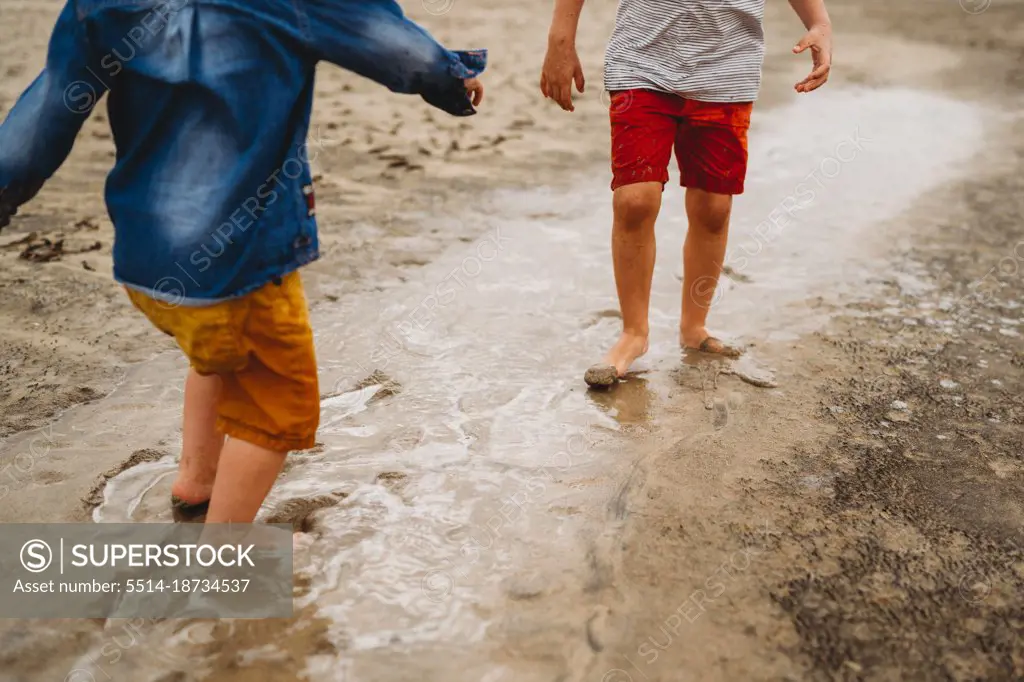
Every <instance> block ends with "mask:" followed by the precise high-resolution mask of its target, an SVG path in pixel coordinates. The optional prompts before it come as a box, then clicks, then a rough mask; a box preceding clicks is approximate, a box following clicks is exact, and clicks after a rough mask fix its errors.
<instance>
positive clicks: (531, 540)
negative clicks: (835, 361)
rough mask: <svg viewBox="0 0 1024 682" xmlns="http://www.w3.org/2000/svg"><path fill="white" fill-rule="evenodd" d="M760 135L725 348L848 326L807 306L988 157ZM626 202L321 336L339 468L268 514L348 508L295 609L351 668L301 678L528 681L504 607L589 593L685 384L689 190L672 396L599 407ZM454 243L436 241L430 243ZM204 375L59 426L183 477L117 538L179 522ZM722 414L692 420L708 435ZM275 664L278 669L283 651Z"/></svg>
mask: <svg viewBox="0 0 1024 682" xmlns="http://www.w3.org/2000/svg"><path fill="white" fill-rule="evenodd" d="M755 119H756V126H755V129H754V131H753V133H752V138H751V162H750V168H751V170H750V175H749V180H748V186H747V193H746V194H745V195H743V196H742V197H740V198H739V199H738V200H737V202H736V206H735V209H734V225H733V234H732V238H731V244H732V247H731V249H730V253H729V258H728V261H727V263H726V265H727V266H728V268H729V269H728V273H729V274H728V279H726V280H725V281H724V285H723V287H722V293H721V295H720V296H719V300H718V301H717V303H716V307H715V310H714V313H713V315H712V320H711V323H712V326H713V327H714V328H716V329H721V330H722V331H726V332H728V333H729V335H732V336H738V337H740V339H742V340H744V341H750V340H754V339H757V340H758V342H759V343H763V342H765V341H771V340H773V339H775V340H781V339H789V338H796V337H797V336H799V334H801V333H804V332H806V331H807V330H809V329H813V328H814V327H815V326H817V325H820V324H821V323H822V321H823V319H824V317H825V316H826V315H827V313H821V314H819V313H817V312H816V310H817V309H816V308H815V306H813V305H808V301H809V300H811V301H813V300H815V299H818V298H819V297H824V298H828V299H835V298H837V297H840V296H857V294H858V290H859V289H860V288H862V286H863V283H864V282H865V281H866V275H867V274H868V273H873V272H877V270H878V268H879V261H878V260H876V259H875V258H874V256H876V255H877V254H878V253H881V252H884V247H885V241H886V235H885V234H880V233H879V231H878V226H879V225H880V224H881V223H883V222H884V221H885V220H889V219H892V218H893V217H895V216H897V215H898V214H899V213H900V212H901V211H903V210H904V209H906V208H908V207H909V206H910V205H911V203H912V202H913V200H914V199H915V198H916V197H918V196H919V195H920V194H922V193H923V192H925V191H927V190H929V189H932V188H934V187H936V186H938V185H940V184H941V183H943V182H946V181H948V180H949V179H951V178H953V177H955V176H956V174H957V173H959V172H962V169H963V168H964V167H965V165H966V163H967V162H968V161H969V160H970V159H971V157H972V155H973V154H974V153H976V151H977V149H978V147H979V145H980V144H981V141H982V122H983V118H982V113H981V112H979V111H978V110H976V109H974V108H972V107H971V106H969V105H967V104H963V103H960V102H957V101H953V100H950V99H947V98H943V97H940V96H937V95H932V94H927V93H921V92H914V91H909V90H848V91H832V92H829V93H827V94H822V95H820V96H815V97H811V98H801V99H800V100H799V101H798V102H794V103H793V104H792V105H789V106H785V107H780V108H777V109H773V110H766V111H760V112H758V113H757V115H756V116H755ZM606 176H607V173H606V172H604V171H602V170H599V171H598V172H596V173H594V174H591V175H589V176H587V177H585V178H583V179H581V181H580V183H579V186H578V188H577V190H576V191H574V192H569V193H561V192H559V193H553V192H551V191H548V190H545V189H544V188H538V189H536V190H535V191H531V192H504V193H498V194H496V195H495V196H494V197H492V199H491V201H490V202H489V203H487V204H486V206H485V208H484V209H482V210H481V212H480V213H479V214H476V215H471V214H469V215H466V216H462V217H461V219H463V220H475V221H478V222H479V226H480V234H481V237H480V238H479V239H478V240H476V241H475V242H472V243H459V244H457V245H455V246H453V247H452V248H450V249H449V250H448V252H447V253H446V254H445V255H444V256H443V257H442V258H440V259H438V260H437V261H435V262H433V263H431V264H430V265H428V266H425V267H423V268H422V269H421V270H419V271H418V272H417V273H416V274H415V275H414V278H413V279H412V280H411V281H408V282H407V283H405V284H404V285H402V286H400V287H396V288H393V289H390V290H387V291H385V292H383V293H382V294H380V295H379V296H375V297H364V298H360V299H351V300H348V299H343V300H341V301H339V302H338V303H337V304H332V305H329V306H323V307H321V308H320V309H319V310H317V311H316V314H315V315H314V318H315V319H314V325H315V329H316V336H317V347H318V355H319V361H320V365H321V368H322V377H321V380H322V388H321V390H322V393H323V394H324V395H325V396H326V398H325V400H324V401H323V414H322V429H321V432H320V436H319V438H320V440H321V441H322V444H321V445H319V446H318V447H317V448H315V449H314V450H313V451H311V452H309V453H302V454H298V455H295V456H293V457H292V458H291V460H290V462H289V465H288V467H287V469H286V471H285V473H284V475H283V477H282V479H281V481H280V484H279V485H278V486H277V487H276V488H275V489H274V491H273V493H272V495H271V499H270V500H269V501H268V505H267V509H268V510H269V511H268V513H271V512H273V510H274V509H275V508H280V507H281V505H284V504H287V503H288V502H289V501H290V500H295V499H297V498H310V497H315V496H322V495H331V494H333V495H334V496H335V498H336V500H335V501H336V503H334V504H331V505H330V506H326V507H324V508H322V509H319V510H318V511H317V512H316V513H315V515H314V516H313V517H312V519H313V520H312V522H311V524H310V529H311V531H310V537H309V538H308V539H306V540H303V541H302V542H301V543H300V545H301V551H300V552H299V554H298V556H299V561H301V562H304V564H303V565H304V566H305V568H303V569H302V570H303V571H305V574H306V575H308V576H309V580H308V586H307V587H306V588H305V593H304V594H303V596H302V597H300V598H299V599H298V600H297V601H296V608H297V610H298V611H300V612H301V613H303V614H306V615H304V616H302V618H313V617H314V616H312V615H309V614H315V617H316V618H317V619H323V620H325V621H326V622H327V623H329V625H328V626H327V627H326V634H325V635H324V636H325V637H326V638H327V640H328V641H329V642H330V644H331V648H330V649H329V650H328V651H325V652H324V651H321V652H320V653H318V654H311V655H309V656H307V657H306V658H305V660H306V664H307V665H308V668H307V670H308V671H309V672H310V673H311V674H314V678H316V679H328V678H329V679H346V680H348V679H351V680H370V679H373V680H375V681H380V680H385V679H394V680H399V679H411V678H409V677H407V676H403V675H404V674H405V672H407V671H414V670H416V669H417V667H416V665H417V661H415V660H413V661H405V663H401V662H399V661H397V660H395V657H396V654H397V653H399V652H405V653H408V652H412V651H420V652H427V653H426V655H427V656H428V657H429V658H430V660H431V663H430V665H431V666H433V668H432V669H437V670H439V671H442V672H443V673H444V674H443V676H442V677H439V678H438V679H448V680H473V681H474V682H477V681H478V680H482V679H489V680H504V679H513V678H512V677H506V676H505V672H503V671H504V670H505V669H503V668H501V666H499V665H498V664H497V663H496V662H495V661H494V659H493V658H492V657H491V654H489V653H488V651H489V649H488V647H487V646H486V642H487V640H488V635H489V632H490V628H492V627H493V626H495V624H496V623H497V622H499V621H500V619H501V614H502V612H503V609H504V607H505V604H506V603H507V600H509V599H515V598H517V597H516V595H517V594H521V593H523V591H524V590H525V591H526V592H529V591H530V589H533V588H529V589H527V588H526V587H524V584H533V583H532V582H531V581H534V580H535V577H536V576H537V575H541V576H545V578H544V584H547V582H546V581H554V582H556V583H557V582H558V581H559V580H569V579H575V577H576V576H579V575H583V574H584V572H585V568H584V567H583V564H584V561H585V559H584V556H585V554H586V552H585V547H584V542H585V538H586V537H587V533H588V532H590V531H592V530H593V529H594V524H595V519H600V520H601V522H603V519H601V517H600V516H599V515H595V514H594V513H592V512H593V510H595V509H599V508H601V507H602V505H603V504H604V503H605V502H606V501H607V500H608V499H609V498H610V497H611V495H612V494H613V491H614V489H615V485H616V482H617V479H618V477H620V476H622V475H623V473H624V471H625V467H626V466H627V465H628V464H629V457H628V456H626V455H624V454H623V453H624V452H627V451H628V447H629V444H630V442H631V441H630V439H631V437H632V435H633V434H634V433H636V432H637V431H645V430H649V429H651V428H655V427H656V426H657V424H656V423H655V422H656V417H655V415H656V414H657V410H656V407H657V405H658V404H659V402H661V401H664V400H665V399H666V398H667V395H668V392H669V388H670V383H671V382H670V381H669V380H668V379H666V378H665V376H664V375H665V371H664V370H668V369H673V368H676V367H678V366H679V364H680V352H679V349H678V346H677V342H676V338H677V335H676V331H675V330H676V328H677V325H678V315H679V305H680V291H679V287H680V284H679V281H678V278H677V277H675V276H673V275H674V273H677V272H678V270H679V267H680V266H679V254H680V249H681V246H682V241H683V237H684V236H685V229H686V222H685V216H684V213H683V199H682V194H681V193H680V192H679V191H678V190H677V189H674V188H672V187H670V188H669V190H670V191H669V192H668V193H667V194H666V201H665V205H664V208H663V212H662V217H661V219H660V221H659V226H658V237H659V240H660V243H659V250H658V251H659V256H658V259H659V261H660V263H659V266H658V269H657V274H656V278H655V287H654V295H653V301H652V331H653V338H652V345H651V352H650V354H649V356H648V357H647V358H646V359H645V360H644V362H645V363H646V366H647V367H648V369H649V370H650V372H649V373H648V374H647V375H644V377H643V378H642V379H641V380H637V381H631V382H629V383H628V384H625V385H623V386H620V387H619V389H617V390H615V391H613V392H611V393H607V394H589V393H588V392H587V391H586V390H585V386H584V385H583V382H582V375H583V371H584V370H585V369H586V367H587V366H589V365H590V364H591V363H592V362H594V361H595V360H597V359H599V358H600V357H601V355H602V353H603V351H604V349H605V347H606V346H607V345H608V344H609V343H611V342H612V341H613V340H614V338H615V334H616V332H617V326H618V319H617V318H616V316H615V315H614V314H613V313H612V312H609V311H614V310H615V309H616V308H617V304H616V299H615V291H614V282H613V281H612V276H611V269H610V256H609V226H610V224H611V216H610V204H611V201H610V195H609V193H608V190H607V183H606V181H607V177H606ZM446 220H449V218H446V217H441V216H437V217H426V218H425V219H424V221H425V223H426V224H425V225H424V229H428V228H430V227H435V226H436V227H439V228H441V229H442V230H443V229H444V222H445V221H446ZM328 229H329V228H328ZM183 375H184V365H183V363H182V362H181V361H180V359H178V358H176V357H173V358H172V357H165V358H159V359H157V360H156V361H154V362H152V363H150V364H147V365H146V366H143V367H140V368H138V369H137V370H136V371H135V372H133V374H132V375H131V376H130V378H129V380H128V381H126V383H125V385H124V386H123V387H122V388H120V389H119V390H118V391H117V392H116V393H115V394H114V395H112V396H111V397H110V398H109V399H107V400H105V401H103V402H102V403H100V404H98V405H92V406H86V407H83V408H81V409H79V410H76V411H74V412H72V413H70V414H68V415H66V416H65V417H64V418H63V419H62V420H60V422H58V424H56V425H55V427H54V430H55V431H56V432H57V433H59V434H65V436H63V437H61V438H60V439H59V442H58V443H57V445H56V448H57V450H59V451H61V453H63V456H83V455H87V453H88V452H89V450H90V449H92V448H100V447H105V448H110V447H117V448H123V449H125V452H126V454H127V453H128V452H131V451H132V450H134V449H137V448H158V449H164V450H166V452H167V453H168V457H167V458H166V459H165V460H159V461H154V462H148V463H146V464H144V465H141V466H138V467H136V468H134V469H130V470H128V471H126V472H124V473H122V474H120V475H118V476H116V477H114V478H113V479H112V480H111V481H110V482H109V484H108V485H107V488H106V491H105V497H104V500H103V503H102V504H101V505H100V506H99V507H98V508H97V509H96V511H95V520H96V521H100V522H106V521H121V520H127V519H132V520H136V521H157V520H161V521H162V520H169V518H170V515H169V511H168V510H167V509H166V493H167V486H168V485H169V477H170V475H171V474H172V472H173V468H174V464H173V455H174V454H176V452H177V448H178V445H179V436H178V431H177V419H178V415H179V411H180V391H179V392H174V391H171V392H170V393H169V392H168V389H167V388H166V387H165V385H164V381H165V380H166V378H167V377H174V382H175V383H176V384H177V383H178V381H179V380H178V377H182V376H183ZM367 377H372V379H371V380H370V381H369V382H367V381H365V380H366V379H367ZM775 380H777V381H778V382H779V383H780V384H783V385H784V383H785V377H775ZM702 402H703V399H702V398H701V396H699V395H696V396H694V401H693V405H694V409H703V404H702ZM112 415H117V416H116V417H114V416H112ZM104 424H106V425H107V426H104ZM114 424H116V427H115V426H113V425H114ZM101 427H102V428H101ZM107 427H110V428H107ZM111 429H113V430H111ZM11 445H12V446H13V447H18V442H17V441H13V442H12V443H11ZM567 576H568V577H567ZM537 589H543V588H537ZM302 618H300V620H302ZM264 643H265V644H266V647H267V648H268V650H267V651H263V650H262V649H261V650H260V651H261V652H262V653H259V656H260V657H265V656H270V655H271V654H273V651H270V650H272V649H274V648H275V646H276V645H275V640H274V639H273V638H270V639H268V640H267V641H266V642H264ZM161 646H164V645H161ZM166 646H173V645H171V644H169V643H168V644H166ZM183 646H184V645H183ZM282 646H285V645H282ZM268 652H269V653H268ZM337 652H343V653H337ZM257 653H258V652H257ZM252 655H254V656H255V655H257V654H256V653H253V654H252ZM125 658H126V659H128V658H132V657H131V656H126V657H125ZM135 658H137V659H138V660H136V661H135V662H134V663H126V662H121V663H118V665H119V666H125V670H127V667H128V666H133V668H134V667H137V669H136V670H134V672H133V673H132V674H131V676H130V677H131V679H137V680H148V679H156V678H158V677H159V676H160V674H162V673H166V665H164V668H163V670H157V669H156V668H155V667H150V666H147V663H146V661H145V656H143V655H141V652H140V654H139V655H138V656H137V657H135ZM413 658H416V657H415V656H414V657H413ZM94 659H95V656H94ZM261 660H262V659H261ZM342 661H343V662H344V663H342ZM419 663H422V659H420V661H419ZM83 665H84V664H83ZM90 665H91V664H90ZM196 665H198V664H196ZM403 665H404V666H408V667H407V668H403V667H402V666H403ZM389 666H390V667H389ZM389 670H390V671H392V672H391V673H385V672H382V671H389ZM370 671H372V672H370ZM402 671H405V672H402ZM506 672H507V671H506ZM389 675H390V676H389ZM485 675H486V677H485ZM509 675H511V673H509ZM321 676H322V677H321ZM215 679H219V678H216V677H215ZM424 679H425V678H424ZM515 679H517V680H520V679H524V678H523V677H521V676H516V677H515ZM541 679H551V677H550V676H548V677H546V678H543V677H542V678H541Z"/></svg>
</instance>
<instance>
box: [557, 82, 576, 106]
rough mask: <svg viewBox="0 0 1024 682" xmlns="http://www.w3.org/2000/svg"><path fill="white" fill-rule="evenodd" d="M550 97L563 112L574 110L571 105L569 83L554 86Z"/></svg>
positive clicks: (570, 87) (570, 85)
mask: <svg viewBox="0 0 1024 682" xmlns="http://www.w3.org/2000/svg"><path fill="white" fill-rule="evenodd" d="M552 97H553V99H554V100H555V101H556V102H558V106H560V107H562V109H563V110H564V111H574V110H575V107H573V104H572V83H571V82H570V81H565V82H564V83H558V84H556V85H555V87H554V92H553V93H552Z"/></svg>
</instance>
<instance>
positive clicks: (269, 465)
mask: <svg viewBox="0 0 1024 682" xmlns="http://www.w3.org/2000/svg"><path fill="white" fill-rule="evenodd" d="M287 456H288V453H287V452H277V451H274V450H268V449H266V448H262V447H260V446H258V445H253V444H252V443H247V442H246V441H244V440H240V439H238V438H228V440H227V442H226V443H225V444H224V451H223V452H222V454H221V457H220V470H219V471H218V472H217V480H216V482H215V483H214V486H213V499H212V501H211V502H210V511H209V512H208V513H207V515H206V523H252V521H253V519H255V518H256V513H257V512H258V511H259V510H260V506H261V505H262V504H263V500H264V499H266V497H267V493H269V492H270V488H271V487H272V486H273V485H274V481H275V480H277V475H278V474H279V473H281V467H282V466H284V460H285V458H286V457H287Z"/></svg>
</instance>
